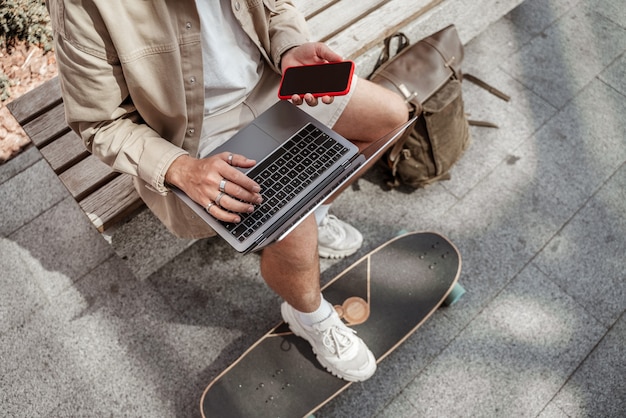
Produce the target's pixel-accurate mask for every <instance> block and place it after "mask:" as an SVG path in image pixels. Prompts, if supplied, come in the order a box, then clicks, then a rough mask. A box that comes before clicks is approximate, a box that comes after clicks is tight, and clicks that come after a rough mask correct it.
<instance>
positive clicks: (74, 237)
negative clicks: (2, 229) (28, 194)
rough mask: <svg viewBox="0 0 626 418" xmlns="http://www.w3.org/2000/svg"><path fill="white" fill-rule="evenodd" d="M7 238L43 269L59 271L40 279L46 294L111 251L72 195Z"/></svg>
mask: <svg viewBox="0 0 626 418" xmlns="http://www.w3.org/2000/svg"><path fill="white" fill-rule="evenodd" d="M9 238H10V239H11V240H13V241H14V242H16V243H17V244H18V245H20V246H21V247H22V248H24V249H26V250H27V251H28V252H29V253H30V254H31V256H32V257H33V258H34V259H36V260H37V261H38V263H40V264H41V266H42V268H43V269H45V270H47V271H51V272H58V273H61V274H60V275H52V276H49V277H45V278H44V279H42V280H40V282H39V286H40V287H41V289H42V290H43V291H44V292H45V294H46V295H47V297H49V298H52V297H54V296H55V295H57V294H59V293H60V292H61V291H63V290H64V289H65V287H67V286H68V285H69V284H70V283H71V282H72V281H76V280H78V279H80V278H81V277H82V276H83V275H84V274H86V273H87V272H89V271H91V270H92V269H93V268H95V267H96V266H97V265H98V264H100V263H101V262H103V261H104V260H106V259H108V258H109V257H110V256H111V255H112V254H113V252H112V250H111V247H110V245H109V244H107V242H106V241H105V240H104V239H103V238H102V236H101V235H100V233H98V231H96V229H95V228H94V227H93V225H92V224H91V222H89V220H88V218H87V217H86V216H85V214H84V212H83V211H82V210H81V209H80V207H79V206H78V204H77V203H76V201H75V200H74V199H73V198H72V197H68V198H66V199H65V200H63V201H61V202H60V203H58V204H57V205H56V206H54V207H52V208H50V209H49V210H47V211H46V212H45V213H43V214H41V215H40V216H39V217H37V218H35V219H33V220H32V221H31V222H30V223H29V224H27V225H25V226H24V227H22V228H20V229H19V230H18V231H17V232H15V233H14V234H12V235H11V236H10V237H9Z"/></svg>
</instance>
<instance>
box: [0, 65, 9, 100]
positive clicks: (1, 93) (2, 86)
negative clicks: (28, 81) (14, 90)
mask: <svg viewBox="0 0 626 418" xmlns="http://www.w3.org/2000/svg"><path fill="white" fill-rule="evenodd" d="M9 87H11V80H9V77H7V76H6V75H5V74H4V73H2V71H0V101H2V102H4V101H5V100H6V99H8V98H9V97H11V92H10V90H9Z"/></svg>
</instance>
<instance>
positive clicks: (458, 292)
mask: <svg viewBox="0 0 626 418" xmlns="http://www.w3.org/2000/svg"><path fill="white" fill-rule="evenodd" d="M464 294H465V288H464V287H463V286H461V285H460V284H458V283H456V284H455V285H454V287H452V290H451V291H450V293H449V294H448V296H447V297H446V298H445V299H444V301H443V304H444V306H451V305H454V304H455V303H457V302H458V301H459V299H461V297H462V296H463V295H464Z"/></svg>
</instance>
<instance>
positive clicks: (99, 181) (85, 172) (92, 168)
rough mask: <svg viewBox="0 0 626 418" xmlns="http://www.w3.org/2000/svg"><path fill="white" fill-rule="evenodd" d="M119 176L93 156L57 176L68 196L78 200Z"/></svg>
mask: <svg viewBox="0 0 626 418" xmlns="http://www.w3.org/2000/svg"><path fill="white" fill-rule="evenodd" d="M117 176H119V173H116V172H114V171H113V170H112V169H111V167H109V166H108V165H106V164H105V163H103V162H102V161H100V160H99V159H98V158H96V157H94V156H93V155H90V156H88V157H87V158H85V159H84V160H82V161H81V162H79V163H78V164H76V165H74V166H72V167H70V168H69V169H67V170H66V171H64V172H63V173H61V174H60V175H59V179H61V181H62V182H63V184H64V185H65V187H66V188H67V190H69V192H70V194H71V195H72V196H74V198H75V199H76V200H80V199H82V198H83V197H85V196H86V195H87V194H89V193H92V192H94V191H96V190H97V189H98V188H99V187H101V186H103V185H104V184H106V183H107V182H109V181H110V180H112V179H113V178H115V177H117Z"/></svg>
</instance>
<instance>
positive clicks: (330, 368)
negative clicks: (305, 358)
mask: <svg viewBox="0 0 626 418" xmlns="http://www.w3.org/2000/svg"><path fill="white" fill-rule="evenodd" d="M285 309H286V308H285V305H281V307H280V311H281V314H282V317H283V320H284V321H285V322H286V323H287V324H288V325H289V329H290V330H291V332H293V333H294V335H296V336H298V337H300V338H302V339H304V340H306V341H307V342H308V343H309V345H310V346H311V350H313V354H315V358H316V359H317V361H318V362H319V363H320V364H321V365H322V366H323V367H324V368H325V369H326V370H327V371H328V372H329V373H330V374H332V375H333V376H336V377H338V378H340V379H343V380H347V381H348V382H362V381H365V380H367V379H369V378H370V377H372V375H373V374H374V372H375V371H376V359H375V358H374V355H373V354H372V352H371V351H370V350H369V349H368V350H367V356H368V358H369V360H370V361H369V364H370V365H373V370H372V371H371V372H368V374H367V375H365V376H351V375H345V374H342V373H340V372H338V371H337V370H336V369H335V368H334V366H332V365H331V364H328V363H327V362H326V360H325V359H324V357H322V356H320V355H319V354H318V353H317V350H316V349H315V345H314V344H313V343H312V342H311V340H309V338H307V334H306V333H305V332H303V331H302V330H301V329H299V327H298V326H297V322H296V321H295V320H294V321H293V323H295V325H293V326H292V321H291V320H290V319H291V315H290V314H291V312H289V314H286V313H285ZM289 311H290V310H289Z"/></svg>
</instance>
